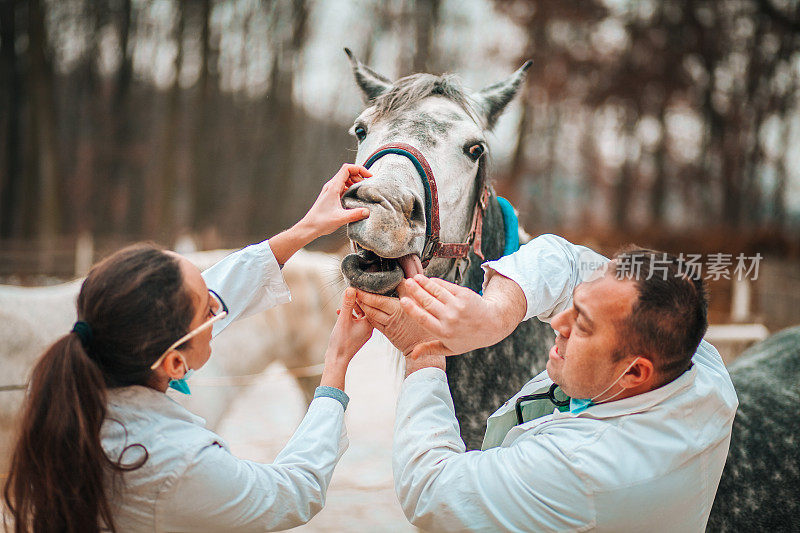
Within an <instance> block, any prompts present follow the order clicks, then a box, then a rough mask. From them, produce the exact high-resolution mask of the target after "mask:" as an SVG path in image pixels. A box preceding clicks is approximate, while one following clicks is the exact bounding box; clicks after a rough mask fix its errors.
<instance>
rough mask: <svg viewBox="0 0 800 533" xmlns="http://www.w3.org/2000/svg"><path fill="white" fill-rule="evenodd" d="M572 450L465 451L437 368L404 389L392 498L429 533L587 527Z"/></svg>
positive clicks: (540, 441) (560, 445) (542, 444)
mask: <svg viewBox="0 0 800 533" xmlns="http://www.w3.org/2000/svg"><path fill="white" fill-rule="evenodd" d="M572 446H574V444H573V443H570V442H569V440H568V439H563V438H559V437H556V436H554V435H549V434H541V435H536V436H531V437H528V438H525V439H521V440H520V441H519V442H517V443H514V444H513V445H512V446H510V447H507V448H492V449H491V450H487V451H483V452H482V451H469V452H465V451H464V450H465V447H464V443H463V441H462V440H461V437H460V436H459V427H458V422H457V420H456V417H455V411H454V409H453V402H452V399H451V397H450V391H449V389H448V386H447V377H446V375H445V373H444V372H443V371H441V370H439V369H434V368H426V369H422V370H419V371H417V372H414V373H413V374H411V375H410V376H409V377H408V378H407V379H406V380H405V382H404V383H403V388H402V390H401V393H400V398H399V400H398V406H397V415H396V419H395V430H394V453H393V461H392V463H393V469H394V479H395V490H396V492H397V497H398V499H399V501H400V504H401V506H402V508H403V511H404V513H405V515H406V517H407V518H408V520H409V521H410V522H411V523H412V524H414V525H415V526H418V527H420V528H422V529H425V530H431V531H563V530H577V529H582V528H584V527H586V526H587V525H589V524H591V522H592V521H593V520H594V516H593V513H594V510H593V505H592V503H591V501H590V499H589V497H588V496H587V492H586V488H585V483H584V482H583V481H582V474H581V472H580V470H579V468H580V461H574V460H573V459H574V457H573V454H572V452H573V450H572Z"/></svg>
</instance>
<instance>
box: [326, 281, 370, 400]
mask: <svg viewBox="0 0 800 533" xmlns="http://www.w3.org/2000/svg"><path fill="white" fill-rule="evenodd" d="M355 307H356V290H355V289H353V288H352V287H348V288H347V290H345V291H344V298H343V299H342V308H341V309H339V311H338V313H339V318H338V319H337V320H336V325H335V326H333V331H332V332H331V338H330V340H329V341H328V350H327V351H326V352H325V369H324V370H323V371H322V380H321V382H320V385H327V386H329V387H336V388H337V389H340V390H344V376H345V374H346V373H347V366H348V365H349V364H350V361H351V360H352V359H353V356H354V355H355V354H356V352H357V351H358V350H360V349H361V347H362V346H364V344H366V342H367V341H368V340H369V338H370V337H371V336H372V324H370V323H369V321H368V320H366V319H365V318H364V317H363V316H362V317H360V318H357V317H356V316H354V314H353V309H354V308H355Z"/></svg>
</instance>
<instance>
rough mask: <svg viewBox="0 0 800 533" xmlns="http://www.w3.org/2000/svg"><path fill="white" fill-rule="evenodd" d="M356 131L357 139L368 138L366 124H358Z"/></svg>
mask: <svg viewBox="0 0 800 533" xmlns="http://www.w3.org/2000/svg"><path fill="white" fill-rule="evenodd" d="M354 131H355V134H356V139H358V140H359V142H360V141H363V140H364V139H366V138H367V128H365V127H364V126H356V129H355V130H354Z"/></svg>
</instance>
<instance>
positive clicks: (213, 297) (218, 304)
mask: <svg viewBox="0 0 800 533" xmlns="http://www.w3.org/2000/svg"><path fill="white" fill-rule="evenodd" d="M208 296H209V298H210V301H211V311H210V312H211V315H212V316H211V318H209V319H208V320H206V321H205V322H203V323H202V324H200V325H199V326H197V327H196V328H194V329H193V330H192V331H190V332H189V333H187V334H186V335H184V336H183V337H181V338H180V339H178V340H176V341H175V342H173V343H172V344H171V345H170V347H169V348H167V350H166V351H165V352H164V353H162V354H161V356H160V357H159V358H158V359H156V360H155V362H154V363H153V364H152V365H150V370H155V369H156V368H158V365H160V364H161V361H163V360H164V358H165V357H166V356H167V354H169V352H171V351H172V350H174V349H175V348H177V347H178V346H180V345H181V344H183V343H184V342H186V341H188V340H189V339H191V338H193V337H195V336H197V335H198V334H199V333H201V332H203V331H205V330H207V329H208V328H210V327H211V326H212V325H214V322H217V321H219V320H221V319H223V318H225V317H226V316H228V306H227V305H225V301H224V300H223V299H222V297H221V296H220V295H219V294H217V293H216V292H214V291H212V290H211V289H208Z"/></svg>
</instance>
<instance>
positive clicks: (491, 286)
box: [475, 273, 527, 348]
mask: <svg viewBox="0 0 800 533" xmlns="http://www.w3.org/2000/svg"><path fill="white" fill-rule="evenodd" d="M483 300H484V301H485V302H486V304H487V306H488V307H489V313H488V314H487V317H486V327H485V328H484V329H483V331H484V333H485V335H483V336H482V338H483V340H482V343H481V345H480V346H476V347H475V348H483V347H486V346H492V345H494V344H497V343H498V342H500V341H501V340H503V339H505V338H506V337H508V336H509V335H511V333H513V332H514V330H515V329H517V326H518V325H519V323H520V322H521V321H522V319H523V318H525V311H526V309H527V301H526V300H525V293H524V292H523V291H522V288H520V286H519V285H517V283H516V282H515V281H513V280H511V279H509V278H507V277H505V276H503V275H500V274H497V273H494V275H492V276H491V278H489V282H488V283H487V285H486V288H485V289H484V291H483Z"/></svg>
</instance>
